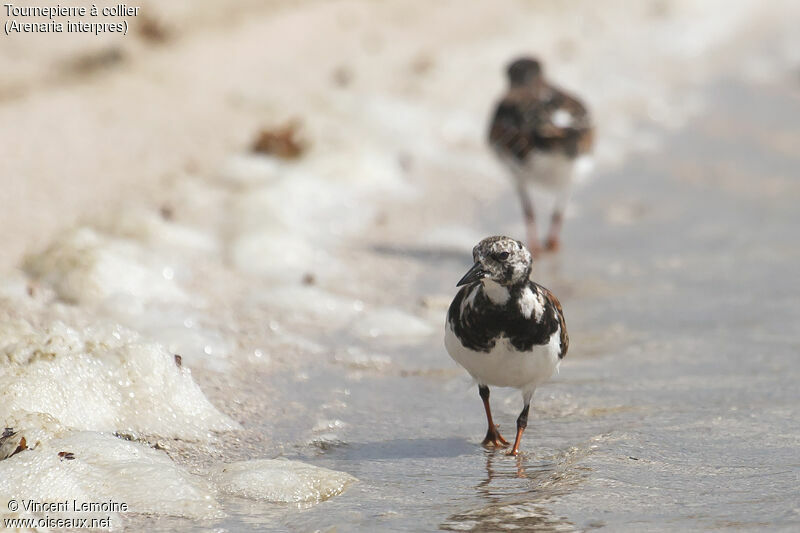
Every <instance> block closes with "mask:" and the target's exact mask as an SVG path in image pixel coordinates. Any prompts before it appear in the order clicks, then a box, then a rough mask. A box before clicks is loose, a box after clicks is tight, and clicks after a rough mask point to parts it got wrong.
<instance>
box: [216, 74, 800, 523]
mask: <svg viewBox="0 0 800 533" xmlns="http://www.w3.org/2000/svg"><path fill="white" fill-rule="evenodd" d="M707 95H708V96H709V100H710V101H711V104H710V106H709V109H708V112H707V113H706V114H704V115H703V116H701V117H700V118H698V119H697V120H695V121H694V122H693V123H692V124H690V125H689V126H688V127H687V128H685V129H684V130H682V131H680V132H678V133H676V134H674V135H671V136H669V137H668V139H667V142H666V143H665V145H664V148H663V150H660V151H659V152H657V153H650V154H646V155H641V156H638V157H636V158H634V159H633V160H632V161H631V162H630V163H628V164H627V165H625V166H624V167H622V168H620V169H617V170H614V171H612V172H607V173H605V174H603V175H601V176H599V177H598V178H597V179H596V180H595V181H593V182H592V183H591V184H589V185H588V186H587V187H585V188H584V189H582V190H581V191H580V192H579V193H578V194H577V195H576V204H577V205H578V209H579V214H578V215H577V216H576V217H574V218H573V219H571V220H569V221H568V224H567V225H566V234H565V242H566V247H565V249H564V250H563V251H562V252H561V253H560V254H559V255H558V256H555V257H546V258H543V259H542V260H541V261H540V262H539V266H538V268H537V270H536V277H538V279H540V280H541V281H543V282H544V283H545V284H546V285H548V286H550V287H551V288H552V289H553V290H554V291H555V292H556V293H557V294H560V295H562V298H561V299H562V302H563V304H564V308H565V311H566V313H567V318H568V324H569V326H570V332H571V335H572V344H571V347H570V354H569V355H568V357H567V359H565V361H564V363H563V364H562V366H561V373H560V375H559V376H556V377H555V378H554V379H553V380H551V382H549V383H548V384H546V385H544V386H542V387H541V388H540V389H539V390H538V391H537V393H536V396H535V398H534V404H533V412H532V417H531V421H530V423H529V427H528V431H527V433H526V436H525V439H524V440H523V450H524V453H523V454H522V455H521V456H520V457H518V458H510V457H506V456H505V455H503V454H502V453H495V452H493V451H486V450H484V449H482V448H481V447H480V446H479V445H478V443H479V441H480V439H481V438H482V436H483V432H484V431H485V428H484V424H485V421H484V417H483V412H482V409H481V404H480V400H479V398H478V395H477V389H476V387H475V386H474V385H472V384H470V382H469V380H468V379H467V378H466V376H465V375H463V372H461V371H459V369H458V368H456V367H455V366H454V364H453V363H452V362H451V361H450V360H449V358H448V357H447V355H446V353H445V351H444V349H443V347H442V344H441V340H440V338H439V337H440V335H439V334H438V333H437V334H434V335H431V336H428V337H424V338H423V339H422V340H421V341H420V342H418V343H412V344H405V345H392V344H391V343H387V342H385V341H380V340H376V341H369V340H367V341H364V340H361V341H358V340H355V339H353V338H346V336H342V335H340V334H339V333H340V332H334V333H333V334H329V335H326V336H324V338H322V337H321V338H319V339H318V340H319V341H320V342H322V343H324V344H325V345H328V346H334V347H335V346H341V347H345V346H350V347H352V346H354V345H360V346H361V347H362V348H363V350H364V353H366V354H371V353H372V354H374V353H376V352H377V353H380V354H382V356H383V358H378V359H373V360H370V359H369V358H366V359H364V358H361V359H359V358H358V357H353V356H347V355H345V356H342V357H339V358H321V359H320V360H317V361H313V362H309V363H308V364H304V365H302V366H301V369H300V370H299V371H298V370H296V369H295V370H293V371H292V372H291V373H285V374H280V373H278V374H273V375H272V376H271V377H270V378H269V383H270V386H271V387H274V389H275V392H274V396H273V398H274V399H275V400H277V401H278V402H279V403H281V404H283V405H287V406H291V408H290V409H287V410H286V412H285V414H284V416H283V417H281V418H280V419H278V420H274V419H271V420H269V422H268V423H266V422H265V423H261V424H262V425H261V426H260V427H259V420H258V417H257V416H254V417H253V419H252V420H250V421H249V423H250V424H254V425H255V426H256V427H251V429H252V430H253V431H254V432H256V433H258V432H271V433H273V434H277V435H281V436H282V438H283V439H285V440H286V441H288V442H289V443H293V444H289V445H288V446H282V447H276V448H274V450H273V452H272V453H279V452H282V453H283V454H285V455H288V456H290V457H296V458H300V459H303V460H307V461H308V462H312V463H314V464H317V465H320V466H325V467H329V468H333V469H336V470H343V471H346V472H349V473H351V474H353V475H355V476H356V477H357V478H359V479H360V482H359V483H358V484H357V485H355V486H353V487H351V488H350V489H349V490H348V491H347V492H346V493H345V494H343V495H341V496H339V497H337V498H334V499H333V500H331V501H328V502H325V503H323V504H320V505H317V506H315V507H311V508H307V509H300V510H298V509H297V508H296V507H286V506H270V505H264V504H260V503H254V502H247V501H244V500H239V499H235V498H231V499H228V500H226V501H224V507H225V508H226V511H228V512H229V514H230V516H229V518H227V519H226V520H224V521H223V522H221V523H220V524H217V526H221V527H225V528H228V529H229V530H232V531H244V530H261V529H264V528H267V529H274V530H292V531H308V530H316V529H323V530H326V529H330V528H338V529H339V530H346V531H375V530H396V531H420V530H434V529H443V530H457V531H495V530H505V529H509V530H510V529H514V530H523V531H529V530H555V531H559V530H565V531H569V530H576V529H577V530H584V529H591V528H596V527H603V526H606V527H608V528H610V529H612V530H615V531H616V530H685V529H720V528H725V529H727V528H736V529H742V528H743V529H770V530H790V529H794V528H796V527H797V526H798V524H800V507H798V504H797V495H798V493H797V486H798V480H800V460H798V445H800V416H798V415H799V414H800V413H798V409H800V392H798V388H797V386H796V384H797V382H798V380H799V379H800V363H798V358H797V355H798V349H799V348H800V343H799V342H798V340H797V338H796V336H795V334H794V329H795V325H796V324H797V322H798V319H799V318H800V311H799V310H798V306H797V301H798V297H800V283H798V278H797V275H796V272H797V271H798V269H799V268H800V248H798V246H797V240H796V239H797V237H796V233H795V232H796V229H797V228H798V227H800V212H798V210H797V209H796V205H797V204H796V202H797V200H798V199H800V186H798V182H797V181H796V177H795V176H794V175H793V173H794V172H796V169H797V168H800V159H799V156H798V154H797V153H792V151H781V150H779V149H776V147H775V145H774V143H771V142H770V139H774V138H776V137H778V136H785V137H787V138H792V139H795V140H796V141H797V142H798V143H800V138H798V136H797V132H796V130H795V129H794V128H795V124H797V120H798V119H800V99H798V91H797V89H796V87H795V88H791V87H789V88H787V87H785V86H783V87H782V86H750V85H744V84H741V83H738V82H730V81H729V82H724V83H719V84H716V85H714V86H712V87H709V89H708V92H707ZM798 145H800V144H798ZM514 202H515V199H514V198H513V197H512V196H511V195H510V194H507V195H503V196H502V197H500V198H499V199H498V200H497V202H496V204H495V205H494V206H493V207H492V210H493V211H494V212H497V213H505V214H504V215H503V217H498V220H496V221H490V220H489V219H486V220H482V221H478V222H477V223H478V224H481V225H483V226H484V230H485V232H491V231H492V228H496V227H497V225H496V224H497V223H499V224H500V225H501V227H502V228H503V229H504V230H506V231H508V232H516V231H518V228H517V225H518V220H517V218H516V212H515V211H514V210H513V209H512V207H516V205H515V203H514ZM372 252H373V253H374V252H377V253H378V254H379V255H380V254H382V255H386V256H389V257H395V256H401V257H402V258H403V259H404V260H405V261H408V262H410V263H413V264H414V265H413V266H414V270H415V271H416V272H424V273H426V274H430V275H426V276H425V279H424V280H422V279H419V278H416V279H417V280H418V281H419V282H418V283H415V282H411V283H410V286H411V289H410V290H411V293H410V294H409V293H404V294H403V295H402V297H403V298H406V299H408V300H418V299H419V298H422V297H423V296H424V295H425V291H426V290H430V289H431V287H432V286H435V287H436V289H437V291H438V293H441V294H444V293H447V292H448V291H450V290H451V289H452V287H451V285H452V281H453V280H455V279H457V277H458V275H459V273H460V272H461V270H463V269H464V268H466V267H467V266H468V264H469V257H468V255H467V253H466V252H452V253H451V252H448V251H437V250H432V249H430V248H426V247H425V246H424V245H419V247H418V249H416V250H415V249H411V248H410V247H406V248H405V249H402V247H398V248H391V247H385V246H383V247H373V249H372ZM409 268H411V267H410V266H409ZM403 288H404V289H407V287H403ZM395 297H400V296H399V295H395ZM439 305H440V306H441V304H439ZM435 311H436V312H438V311H440V309H436V310H435ZM312 335H313V334H312ZM492 403H493V406H494V409H495V411H496V418H497V420H498V421H499V423H500V425H501V428H502V429H504V430H505V432H506V433H513V431H512V429H513V427H514V420H515V418H516V415H517V413H518V410H519V409H520V408H521V399H520V397H519V395H518V393H516V392H514V391H507V390H502V389H495V390H493V393H492ZM310 420H311V421H313V420H321V421H322V422H323V423H322V426H323V427H321V428H318V429H317V431H312V432H311V433H310V434H309V432H308V427H309V426H310V425H313V424H309V421H310Z"/></svg>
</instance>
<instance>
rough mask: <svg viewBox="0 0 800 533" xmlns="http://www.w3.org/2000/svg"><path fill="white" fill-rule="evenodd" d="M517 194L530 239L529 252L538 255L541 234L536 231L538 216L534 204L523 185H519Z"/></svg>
mask: <svg viewBox="0 0 800 533" xmlns="http://www.w3.org/2000/svg"><path fill="white" fill-rule="evenodd" d="M517 194H518V195H519V200H520V202H521V203H522V214H523V215H524V216H525V232H526V235H527V239H528V250H530V251H531V253H534V254H535V253H537V252H539V251H540V250H541V245H540V244H539V233H538V231H537V229H536V216H535V215H534V214H533V202H532V201H531V197H530V194H529V193H528V190H527V189H526V188H525V185H523V184H522V183H519V184H517Z"/></svg>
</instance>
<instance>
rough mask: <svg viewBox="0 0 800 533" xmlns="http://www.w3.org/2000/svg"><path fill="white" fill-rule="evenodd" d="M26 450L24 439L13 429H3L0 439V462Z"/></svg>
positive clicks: (26, 445)
mask: <svg viewBox="0 0 800 533" xmlns="http://www.w3.org/2000/svg"><path fill="white" fill-rule="evenodd" d="M27 449H28V443H27V442H26V441H25V437H23V436H22V435H20V434H19V431H14V428H5V429H4V430H3V436H2V437H0V461H2V460H3V459H8V458H9V457H11V456H13V455H16V454H18V453H19V452H21V451H24V450H27Z"/></svg>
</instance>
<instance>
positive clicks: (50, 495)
mask: <svg viewBox="0 0 800 533" xmlns="http://www.w3.org/2000/svg"><path fill="white" fill-rule="evenodd" d="M9 422H11V423H13V424H14V425H15V426H16V427H15V429H16V430H18V431H20V432H21V433H24V434H25V435H26V437H27V440H28V448H29V449H27V450H24V451H21V452H19V453H17V454H16V455H14V456H12V457H9V458H7V459H5V460H2V461H0V479H2V480H3V483H2V484H0V509H2V510H1V511H0V516H3V517H9V516H15V515H16V516H43V515H45V514H46V515H49V516H51V517H53V518H55V517H73V518H84V517H102V516H108V515H110V516H111V517H112V526H115V528H120V527H121V526H122V522H121V516H120V515H119V514H118V513H117V512H100V513H85V512H74V504H73V500H75V502H77V505H81V504H82V503H89V504H92V503H108V502H111V503H115V504H123V503H124V504H125V506H126V509H125V510H124V512H135V513H154V514H164V515H171V516H182V517H188V518H194V519H209V518H219V517H221V516H223V515H224V513H223V512H222V510H221V508H220V505H219V504H218V502H217V500H216V491H215V489H214V486H213V485H212V484H210V483H209V482H208V481H206V480H204V479H203V478H200V477H198V476H194V475H191V474H189V473H188V472H186V471H185V470H183V469H182V468H180V467H179V466H177V465H176V464H175V463H174V462H173V461H172V460H170V458H169V457H168V456H167V455H166V454H165V453H163V452H160V451H157V450H154V449H152V448H149V447H148V446H145V445H143V444H140V443H137V442H130V441H126V440H123V439H119V438H117V437H114V436H113V435H110V434H106V433H96V432H90V431H73V430H70V429H66V428H64V427H63V426H61V425H59V424H58V423H57V422H55V421H54V420H52V419H48V418H47V417H43V416H41V415H40V416H39V417H38V419H37V417H30V416H29V417H22V418H20V419H14V420H9ZM67 453H69V454H70V455H68V456H66V457H64V456H65V455H66V454H67ZM59 454H61V456H59ZM10 500H15V501H16V502H17V503H18V504H19V506H20V508H19V511H18V512H17V513H9V512H8V510H9V502H10ZM28 501H33V502H38V503H42V502H64V501H67V502H69V505H68V506H67V509H68V511H66V512H55V513H54V512H46V513H42V512H40V513H31V512H27V513H26V512H25V508H24V502H28ZM117 510H119V508H118V507H117Z"/></svg>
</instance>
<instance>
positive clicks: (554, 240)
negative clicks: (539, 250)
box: [544, 237, 561, 252]
mask: <svg viewBox="0 0 800 533" xmlns="http://www.w3.org/2000/svg"><path fill="white" fill-rule="evenodd" d="M559 248H561V241H559V240H558V237H550V238H549V239H547V242H546V243H545V245H544V249H545V250H547V251H548V252H557V251H558V249H559Z"/></svg>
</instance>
